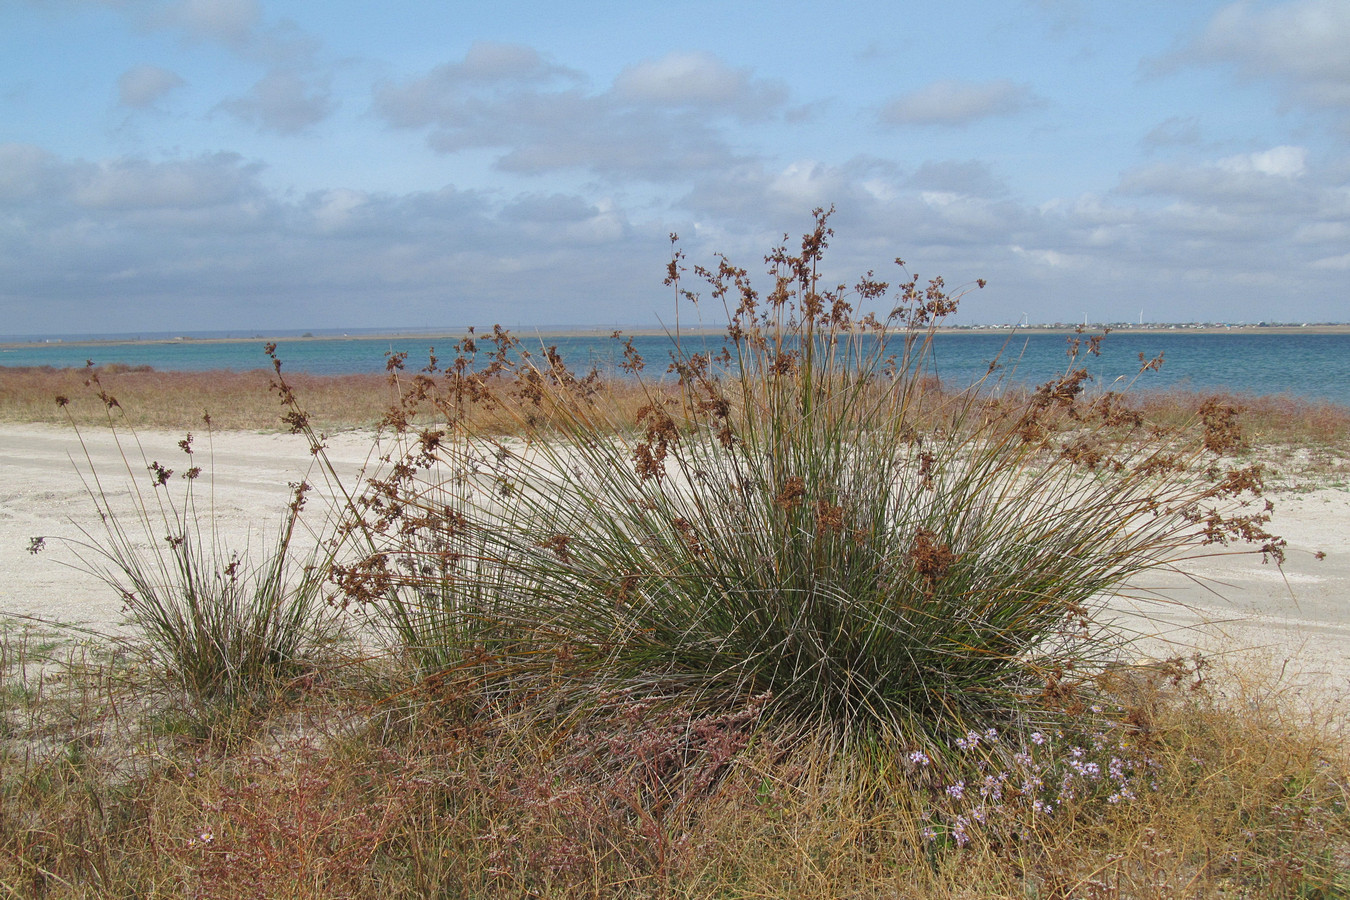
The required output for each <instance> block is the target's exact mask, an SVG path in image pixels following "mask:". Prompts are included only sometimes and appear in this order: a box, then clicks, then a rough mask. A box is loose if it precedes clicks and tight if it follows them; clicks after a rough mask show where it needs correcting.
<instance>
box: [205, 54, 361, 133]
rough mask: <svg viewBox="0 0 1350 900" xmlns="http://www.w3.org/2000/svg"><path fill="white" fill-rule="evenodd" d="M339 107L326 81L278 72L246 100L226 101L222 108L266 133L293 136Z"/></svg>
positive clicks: (266, 77)
mask: <svg viewBox="0 0 1350 900" xmlns="http://www.w3.org/2000/svg"><path fill="white" fill-rule="evenodd" d="M335 107H336V104H335V103H334V101H333V99H332V95H331V94H330V92H329V89H328V85H327V83H326V79H315V78H312V77H306V76H305V75H303V74H301V73H300V72H295V71H286V70H274V71H271V72H268V73H267V74H266V75H264V76H263V77H262V78H260V79H259V80H258V81H257V83H256V84H254V85H253V87H252V89H250V90H249V92H248V93H247V94H245V95H244V96H243V97H238V98H236V99H233V100H226V101H224V102H222V103H221V104H220V107H219V108H220V109H222V110H224V111H225V112H228V113H230V114H231V115H233V116H235V117H237V118H239V119H241V120H243V121H245V122H248V123H250V124H253V125H255V126H257V127H258V128H259V129H260V130H262V131H271V132H275V133H277V134H283V135H292V134H298V133H300V132H302V131H304V130H305V129H307V128H310V127H311V126H313V125H317V124H318V123H319V122H322V121H323V120H324V119H326V118H327V117H328V116H329V115H330V114H331V113H332V112H333V110H334V108H335Z"/></svg>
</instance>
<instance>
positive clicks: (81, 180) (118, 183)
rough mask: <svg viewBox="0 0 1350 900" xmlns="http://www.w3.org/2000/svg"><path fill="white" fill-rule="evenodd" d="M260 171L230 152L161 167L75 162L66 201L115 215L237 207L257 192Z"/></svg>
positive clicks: (140, 161) (129, 162) (122, 162)
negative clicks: (121, 213) (141, 211)
mask: <svg viewBox="0 0 1350 900" xmlns="http://www.w3.org/2000/svg"><path fill="white" fill-rule="evenodd" d="M260 169H261V167H259V166H258V165H256V164H249V163H245V162H244V161H243V159H242V158H241V157H239V156H238V155H236V154H233V153H216V154H210V155H207V156H202V157H199V158H196V159H188V160H181V161H172V162H162V163H152V162H149V161H147V160H144V159H119V160H112V161H107V162H103V163H100V164H98V165H89V164H83V165H80V164H77V165H74V166H72V167H70V174H71V176H72V178H71V184H72V190H71V192H70V195H69V199H70V200H71V201H72V202H73V203H74V204H76V205H77V206H80V207H84V208H87V209H98V210H119V211H125V210H137V209H140V210H144V209H157V208H172V209H178V210H188V209H199V208H202V207H211V206H220V205H222V204H228V203H240V202H245V201H248V200H250V199H252V198H253V197H255V196H256V195H257V194H258V192H259V189H258V187H257V185H256V183H255V178H256V176H257V174H258V172H259V171H260Z"/></svg>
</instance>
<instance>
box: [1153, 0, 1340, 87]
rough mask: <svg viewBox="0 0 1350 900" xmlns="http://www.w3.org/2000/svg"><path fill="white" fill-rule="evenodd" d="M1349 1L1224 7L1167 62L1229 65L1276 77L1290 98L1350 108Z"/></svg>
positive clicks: (1262, 76)
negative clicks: (1196, 35)
mask: <svg viewBox="0 0 1350 900" xmlns="http://www.w3.org/2000/svg"><path fill="white" fill-rule="evenodd" d="M1347 47H1350V4H1348V3H1346V2H1345V0H1288V2H1284V3H1275V4H1272V5H1260V6H1258V5H1257V4H1255V3H1252V2H1248V0H1242V2H1238V3H1231V4H1229V5H1228V6H1225V7H1224V8H1223V9H1221V10H1219V11H1218V12H1217V13H1215V15H1214V16H1213V17H1212V18H1211V19H1210V21H1209V22H1208V24H1207V25H1206V26H1205V29H1204V31H1203V32H1202V33H1201V34H1200V35H1199V36H1198V37H1196V38H1195V39H1194V40H1193V41H1192V42H1191V43H1190V44H1189V45H1188V46H1187V47H1185V48H1184V49H1183V50H1182V51H1181V52H1180V53H1179V54H1176V55H1174V56H1173V57H1171V58H1169V59H1168V60H1165V61H1164V65H1175V64H1178V63H1186V62H1207V63H1215V62H1217V63H1225V64H1228V65H1231V66H1233V67H1234V68H1235V69H1236V70H1237V71H1238V72H1239V73H1240V74H1241V75H1242V76H1244V77H1246V78H1252V79H1273V80H1275V81H1276V82H1277V83H1279V84H1280V85H1281V86H1282V87H1283V89H1284V90H1285V93H1286V96H1287V97H1288V98H1289V99H1290V100H1292V101H1294V102H1298V103H1304V104H1308V105H1311V106H1317V107H1333V108H1340V109H1345V108H1350V52H1347V49H1346V48H1347Z"/></svg>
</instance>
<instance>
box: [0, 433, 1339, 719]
mask: <svg viewBox="0 0 1350 900" xmlns="http://www.w3.org/2000/svg"><path fill="white" fill-rule="evenodd" d="M181 438H182V435H181V434H179V433H169V432H143V433H141V434H140V435H139V439H140V442H141V447H142V449H143V452H144V457H145V459H148V460H152V461H158V462H160V463H162V464H163V465H165V466H168V467H169V468H172V469H175V470H177V471H178V472H181V471H182V470H184V469H186V468H187V467H188V463H187V462H186V457H185V456H184V454H183V452H182V451H181V450H180V449H179V448H178V446H177V443H178V441H179V440H180V439H181ZM124 444H126V442H125V441H124ZM213 448H214V453H211V454H208V452H207V451H208V449H209V448H208V445H207V443H206V441H205V439H204V438H202V437H200V436H199V437H198V438H197V441H196V448H195V449H196V450H197V451H198V452H197V456H196V462H197V464H198V465H201V466H203V467H205V466H207V465H208V460H209V459H213V460H214V490H215V495H214V501H213V505H212V507H211V508H213V509H214V514H213V516H214V524H215V526H216V528H217V529H218V531H219V533H220V534H222V535H224V536H225V537H226V538H227V539H228V541H229V542H230V545H231V546H234V547H239V546H244V545H245V544H247V545H248V546H252V547H256V548H261V547H263V546H266V544H267V543H268V542H269V541H270V540H271V537H272V535H273V534H274V533H275V529H276V527H277V526H278V525H279V523H280V521H281V519H282V516H283V514H284V512H285V508H286V505H287V502H288V500H289V492H288V488H287V487H286V485H287V484H288V483H289V482H298V481H300V480H301V479H302V478H303V479H307V480H309V481H310V482H311V483H314V484H316V494H322V493H324V491H325V488H324V487H323V481H322V479H321V477H320V475H319V473H317V472H316V471H315V470H314V468H313V458H312V457H311V455H310V453H309V449H308V447H307V446H306V444H305V443H304V441H303V440H302V439H301V438H299V437H295V436H291V435H278V434H254V433H245V432H229V433H223V434H217V435H215V436H214V438H213ZM86 449H87V452H88V456H89V458H90V459H92V461H93V467H94V471H97V472H98V473H99V475H100V477H101V478H103V486H104V488H105V490H106V492H107V493H108V494H109V495H111V496H114V497H119V498H122V500H123V501H125V500H126V499H127V498H129V497H130V491H129V490H128V487H127V486H128V485H129V483H130V480H129V478H128V477H127V476H126V467H125V464H124V463H123V459H122V456H121V455H120V454H119V452H118V448H117V445H116V444H115V443H114V442H113V441H112V440H111V435H110V434H109V432H108V431H106V430H90V431H87V432H85V443H84V447H83V448H82V446H81V443H80V441H79V440H78V439H77V438H76V436H75V435H74V434H73V433H72V431H71V430H70V429H69V428H62V427H50V426H41V425H0V618H3V617H6V616H15V615H19V616H35V617H39V618H42V619H45V620H49V621H59V622H65V623H78V624H82V625H86V626H89V627H93V628H98V629H109V630H115V629H117V628H118V627H120V623H121V621H122V612H121V603H120V600H119V599H118V598H117V597H116V596H115V595H114V594H113V593H112V591H111V590H110V589H109V588H107V587H106V586H105V585H103V584H101V583H99V582H98V581H97V580H96V579H93V578H91V577H90V576H89V575H88V574H87V573H85V572H83V571H80V570H79V569H78V568H72V564H75V563H76V562H77V559H76V556H75V552H74V547H73V546H72V545H71V544H70V543H68V542H70V541H81V540H84V539H85V538H84V536H83V534H82V530H83V531H84V532H87V533H88V534H90V535H97V534H98V533H99V532H100V531H101V527H102V526H101V525H100V523H99V520H98V517H97V515H96V513H95V511H94V506H93V503H92V501H91V500H90V498H89V494H88V491H87V488H86V486H85V483H84V482H82V481H81V478H80V477H79V474H78V472H80V471H83V472H85V473H86V477H87V473H88V472H89V471H90V465H89V460H88V459H86ZM129 449H130V451H132V454H131V458H132V466H133V472H134V477H135V478H138V479H140V483H141V484H142V485H143V486H144V487H145V488H146V490H147V495H152V494H153V492H152V491H150V490H149V481H150V479H149V475H148V473H146V471H145V468H144V463H142V462H141V453H140V451H137V450H136V448H135V445H134V443H132V444H130V445H129ZM370 449H371V441H370V437H369V436H368V435H359V434H357V435H341V436H338V437H336V438H334V439H333V440H332V441H331V442H330V451H329V456H330V458H331V459H332V460H333V462H334V463H335V464H336V465H337V467H338V468H339V470H340V471H341V472H342V473H343V475H344V478H345V479H346V480H347V483H348V484H349V485H352V484H355V483H356V480H357V477H358V473H359V470H360V468H361V466H362V464H363V463H364V462H365V461H366V460H367V458H368V456H369V454H370ZM119 475H120V476H121V477H118V476H119ZM177 480H178V479H177V477H176V476H175V481H177ZM198 486H199V490H201V491H202V493H200V494H199V500H201V501H202V502H203V508H206V506H205V503H206V501H207V499H208V498H207V495H206V493H205V490H204V488H205V484H204V482H198ZM1273 499H1274V500H1275V503H1276V510H1275V518H1274V520H1273V522H1272V525H1271V528H1272V529H1273V530H1274V531H1275V532H1276V533H1278V534H1280V535H1282V536H1283V537H1285V538H1286V539H1287V540H1288V542H1289V551H1288V559H1287V561H1286V563H1285V565H1284V566H1283V568H1282V569H1281V568H1279V567H1277V566H1275V565H1274V564H1273V563H1265V564H1263V563H1262V561H1261V558H1260V556H1259V555H1251V554H1241V555H1237V554H1216V555H1208V556H1205V557H1203V558H1200V559H1196V560H1192V561H1190V562H1187V563H1185V564H1183V567H1182V568H1183V570H1184V575H1183V574H1167V575H1156V576H1154V577H1153V578H1152V579H1151V580H1150V581H1149V582H1148V583H1146V584H1142V585H1139V586H1138V587H1139V588H1140V590H1139V593H1141V594H1147V595H1148V596H1149V598H1150V599H1148V600H1144V601H1130V600H1117V601H1114V608H1115V609H1116V610H1117V611H1118V614H1119V617H1118V621H1119V622H1120V623H1121V624H1122V626H1124V627H1126V628H1135V629H1137V630H1139V631H1143V632H1146V633H1148V634H1149V635H1151V637H1150V638H1149V639H1148V640H1145V641H1142V642H1141V643H1140V644H1139V645H1138V647H1137V653H1139V654H1140V655H1161V656H1170V655H1179V654H1180V655H1186V654H1190V653H1193V652H1195V651H1196V650H1200V651H1203V652H1205V653H1207V654H1222V655H1224V656H1226V657H1230V658H1231V657H1241V656H1248V655H1249V656H1253V657H1254V658H1255V659H1257V660H1258V661H1259V662H1261V663H1263V664H1266V665H1269V666H1273V667H1274V669H1276V670H1278V671H1281V672H1283V673H1284V675H1285V676H1286V678H1287V679H1289V680H1290V681H1292V682H1293V683H1294V685H1295V688H1296V689H1298V690H1303V689H1308V690H1315V691H1318V692H1330V694H1332V695H1334V696H1337V697H1350V490H1346V489H1321V490H1312V491H1303V492H1299V493H1285V494H1276V495H1274V497H1273ZM323 506H324V504H323V503H322V502H321V499H319V498H318V497H316V498H315V500H313V501H312V502H311V507H310V508H311V509H312V510H314V511H318V510H320V509H322V508H323ZM36 537H42V538H44V539H45V541H44V542H45V549H43V550H42V552H40V553H30V552H29V546H30V542H31V540H32V539H33V538H36ZM1319 552H1321V553H1323V554H1325V556H1324V558H1321V559H1318V558H1317V556H1316V554H1318V553H1319Z"/></svg>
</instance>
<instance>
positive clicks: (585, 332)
mask: <svg viewBox="0 0 1350 900" xmlns="http://www.w3.org/2000/svg"><path fill="white" fill-rule="evenodd" d="M1080 329H1081V330H1084V331H1087V332H1100V331H1103V330H1105V329H1110V331H1111V332H1113V333H1115V334H1149V335H1154V334H1242V335H1258V334H1350V323H1343V322H1329V323H1317V324H1307V325H1300V324H1289V323H1280V324H1273V325H1272V324H1246V323H1240V324H1223V323H1212V322H1203V323H1172V324H1162V323H1159V324H1142V325H1141V324H1129V323H1117V324H1109V323H1108V324H1102V323H1087V324H1085V325H1084V324H1073V323H1054V324H1037V325H971V326H962V327H956V326H948V327H943V328H938V329H936V330H935V333H936V334H1003V335H1014V334H1015V335H1037V334H1066V333H1071V332H1074V331H1077V330H1080ZM467 330H468V329H467V327H461V328H437V329H418V330H408V331H400V330H391V331H387V332H386V331H380V330H374V331H367V330H353V331H350V332H340V333H333V332H331V331H326V332H323V333H319V332H302V333H300V334H296V333H294V332H291V331H286V332H276V333H268V332H262V331H259V332H245V331H239V332H233V331H232V332H229V333H228V334H227V335H214V334H213V335H211V336H203V337H198V336H192V335H171V336H154V337H135V336H125V335H111V336H108V337H86V336H78V337H62V336H53V337H29V338H22V337H10V338H8V339H6V340H0V349H7V348H22V347H31V346H33V345H34V344H53V343H60V344H64V345H65V346H71V347H82V346H89V347H105V346H110V345H112V346H116V345H121V344H176V343H183V342H185V341H191V342H193V343H232V342H236V341H241V340H259V341H267V340H285V341H287V342H300V341H344V340H363V341H365V340H391V341H408V340H419V341H422V340H428V339H432V340H435V339H441V338H452V339H455V340H458V339H459V338H461V337H463V336H464V334H465V333H466V331H467ZM507 330H508V331H510V332H511V333H512V334H514V335H517V336H519V337H529V338H530V339H532V340H534V339H547V338H550V337H556V338H587V337H605V336H608V335H610V334H613V333H614V332H615V331H619V332H622V333H623V334H625V335H631V336H633V337H659V336H662V335H667V334H671V333H672V331H671V330H670V329H667V328H660V327H653V326H650V325H643V326H635V327H630V328H624V327H621V326H605V327H602V328H601V327H596V328H581V327H548V328H539V327H535V326H518V327H515V328H509V329H507ZM723 331H724V329H723V328H722V327H720V326H719V327H693V328H690V327H681V329H680V333H681V334H682V335H687V336H691V337H699V336H717V335H720V334H722V333H723ZM479 333H480V334H481V333H482V329H481V328H480V329H479Z"/></svg>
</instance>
